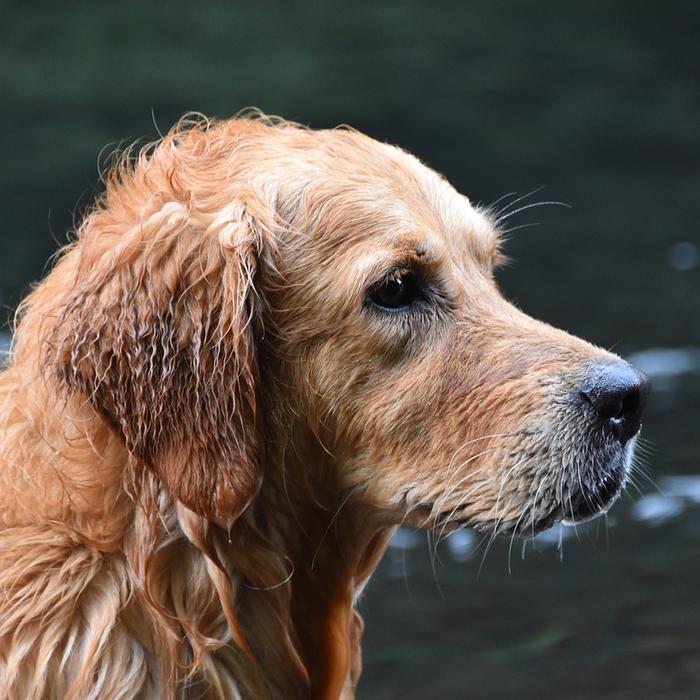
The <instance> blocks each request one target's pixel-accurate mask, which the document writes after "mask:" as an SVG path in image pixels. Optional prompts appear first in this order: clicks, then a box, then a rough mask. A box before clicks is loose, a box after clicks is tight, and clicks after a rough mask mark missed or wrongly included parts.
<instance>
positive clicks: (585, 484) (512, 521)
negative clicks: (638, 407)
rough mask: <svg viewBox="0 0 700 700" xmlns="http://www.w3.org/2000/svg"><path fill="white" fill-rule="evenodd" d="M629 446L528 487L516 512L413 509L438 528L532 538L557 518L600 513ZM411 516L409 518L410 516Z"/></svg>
mask: <svg viewBox="0 0 700 700" xmlns="http://www.w3.org/2000/svg"><path fill="white" fill-rule="evenodd" d="M633 449H634V448H633V444H630V445H627V446H625V447H620V448H618V449H615V450H614V451H612V453H608V455H607V459H604V460H601V461H600V462H598V463H597V464H594V465H590V464H589V465H585V466H584V465H576V466H575V468H573V469H570V470H569V471H571V472H572V475H570V477H569V478H568V479H565V478H561V479H554V481H553V482H552V484H553V485H552V486H551V487H550V488H549V489H542V488H538V484H537V483H534V484H533V485H532V486H531V487H530V491H531V492H535V493H536V496H535V497H533V498H529V497H527V496H526V497H524V498H523V507H522V509H521V511H520V512H519V513H518V514H515V515H514V514H511V513H509V514H508V515H502V514H499V513H498V512H495V509H492V511H491V512H490V513H489V515H488V516H487V517H476V518H475V517H473V516H472V515H470V514H469V513H468V512H462V511H457V512H455V511H454V510H452V511H447V512H444V513H438V514H437V515H436V514H435V512H434V509H433V504H432V503H430V504H425V503H422V504H421V505H420V506H418V507H417V508H416V509H415V510H414V513H415V514H418V515H419V516H421V517H422V518H423V525H424V526H425V524H427V523H428V522H430V523H431V524H432V525H433V526H434V527H437V528H438V529H439V530H440V531H441V532H450V531H452V530H455V529H460V528H464V527H470V528H474V529H476V530H480V531H482V532H486V533H492V534H497V535H508V536H510V535H520V536H523V537H533V536H534V535H537V534H538V533H540V532H542V531H543V530H546V529H548V528H550V527H552V526H553V525H556V524H557V523H559V522H561V523H563V524H565V525H576V524H580V523H584V522H588V521H590V520H593V519H594V518H597V517H599V516H601V515H604V514H605V513H607V512H608V510H609V509H610V508H611V507H612V505H613V504H614V503H615V501H616V500H617V499H618V498H619V497H620V495H621V493H622V492H623V491H624V488H625V485H626V483H627V479H628V475H629V471H630V464H631V461H632V453H633ZM412 520H415V518H412Z"/></svg>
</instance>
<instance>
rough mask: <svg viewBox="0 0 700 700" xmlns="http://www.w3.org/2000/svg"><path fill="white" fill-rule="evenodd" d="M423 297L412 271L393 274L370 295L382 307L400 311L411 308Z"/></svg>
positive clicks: (376, 304) (371, 299)
mask: <svg viewBox="0 0 700 700" xmlns="http://www.w3.org/2000/svg"><path fill="white" fill-rule="evenodd" d="M422 298H423V294H422V292H421V288H420V285H419V284H418V281H417V280H416V278H415V276H414V275H412V274H410V273H404V274H402V275H396V276H392V277H390V278H388V279H386V280H384V281H383V282H381V283H380V284H378V285H377V286H376V287H375V288H374V289H373V290H372V291H371V292H370V295H369V300H370V301H371V302H372V303H373V304H374V305H375V306H379V307H381V308H382V309H387V310H389V311H400V310H404V309H407V308H409V307H410V306H412V305H413V304H414V303H415V302H416V301H418V300H419V299H422Z"/></svg>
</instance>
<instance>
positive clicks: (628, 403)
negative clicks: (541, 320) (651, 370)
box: [581, 361, 651, 445]
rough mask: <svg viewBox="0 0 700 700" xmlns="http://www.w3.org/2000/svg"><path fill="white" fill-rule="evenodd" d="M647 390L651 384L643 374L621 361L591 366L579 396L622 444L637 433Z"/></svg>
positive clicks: (647, 393)
mask: <svg viewBox="0 0 700 700" xmlns="http://www.w3.org/2000/svg"><path fill="white" fill-rule="evenodd" d="M650 388H651V383H650V382H649V380H648V379H647V378H646V376H645V375H644V374H642V372H640V371H639V370H638V369H635V368H634V367H632V365H629V364H627V363H626V362H622V361H620V362H613V363H608V364H604V365H596V366H595V367H593V369H592V370H591V371H590V372H589V373H588V376H587V377H586V380H585V382H584V384H583V386H582V388H581V396H582V397H583V399H584V400H585V401H587V402H588V403H590V404H591V406H593V408H594V409H595V410H596V414H597V418H598V420H600V421H601V422H602V423H603V425H606V426H608V427H609V428H610V429H611V430H612V432H613V434H614V435H615V436H616V437H617V439H618V440H619V441H620V442H621V443H622V444H623V445H624V444H625V443H626V442H627V441H628V440H629V439H630V438H631V437H633V436H634V435H636V434H637V431H638V430H639V426H640V425H641V421H642V411H643V410H644V405H645V404H646V402H647V396H648V395H649V389H650Z"/></svg>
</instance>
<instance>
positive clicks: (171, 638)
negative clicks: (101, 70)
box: [0, 116, 649, 700]
mask: <svg viewBox="0 0 700 700" xmlns="http://www.w3.org/2000/svg"><path fill="white" fill-rule="evenodd" d="M500 239H501V236H500V232H499V222H498V217H497V216H496V215H495V214H494V212H493V211H489V210H483V209H480V208H479V207H476V206H473V205H472V204H470V202H469V200H468V199H467V198H466V197H464V196H463V195H461V194H459V193H458V192H456V191H455V190H454V189H453V188H452V187H451V186H450V184H449V183H448V182H447V181H446V180H445V179H444V178H443V177H441V176H440V175H438V174H436V173H435V172H433V171H432V170H430V169H429V168H428V167H426V166H425V165H423V164H422V163H421V162H420V161H418V160H417V159H416V158H414V157H413V156H411V155H409V154H408V153H406V152H404V151H402V150H400V149H399V148H396V147H393V146H389V145H386V144H383V143H379V142H377V141H375V140H373V139H371V138H369V137H367V136H364V135H362V134H361V133H358V132H356V131H354V130H352V129H350V128H341V129H334V130H326V131H313V130H309V129H306V128H302V127H299V126H297V125H294V124H291V123H287V122H284V121H282V120H273V119H268V118H264V117H262V116H258V117H239V118H234V119H230V120H225V121H209V120H206V119H203V118H202V119H198V118H190V119H185V120H183V121H182V122H180V123H179V124H178V125H176V127H174V128H173V130H172V131H170V132H169V133H168V134H167V135H166V136H165V137H164V138H162V139H161V140H160V141H159V142H158V143H157V144H154V145H152V146H150V147H147V148H144V149H143V150H142V151H141V152H139V153H135V154H131V153H130V154H127V155H125V156H123V157H122V158H121V159H120V160H119V161H118V162H117V163H115V165H114V167H113V168H112V169H111V172H110V174H109V175H108V176H107V177H106V180H105V189H104V194H103V195H102V196H101V197H100V198H99V199H98V201H97V202H96V203H95V205H94V207H93V208H92V210H91V211H89V212H88V213H87V215H86V216H85V218H84V221H83V223H82V225H81V226H80V227H79V230H78V231H77V234H76V236H75V239H74V241H73V242H72V243H70V244H69V245H68V246H67V247H65V248H64V249H63V251H62V252H61V255H60V258H59V259H58V261H57V262H56V264H55V266H54V267H53V269H52V271H51V272H50V273H49V274H48V275H47V276H46V278H45V279H44V280H43V281H42V282H41V283H39V284H38V286H36V288H35V289H34V290H33V291H32V292H31V293H30V294H29V295H28V297H27V298H26V300H25V301H24V302H23V304H22V305H21V307H20V309H19V310H18V322H17V325H16V332H15V337H14V346H13V350H12V352H11V356H10V358H9V361H8V366H7V368H6V369H5V370H4V371H3V372H2V374H1V375H0V401H1V409H0V415H1V419H0V426H1V433H0V434H1V438H0V445H1V448H0V449H1V456H0V697H1V698H13V699H16V698H23V699H27V700H28V699H31V698H51V699H58V698H61V699H63V698H75V699H78V698H80V699H83V698H100V699H103V698H110V699H111V698H124V699H129V700H131V699H133V698H256V699H257V698H286V699H291V698H329V699H330V698H333V699H334V698H339V697H343V698H349V697H352V696H353V695H354V690H355V687H356V685H357V682H358V678H359V676H360V671H361V657H360V640H361V636H362V628H363V622H362V620H361V618H360V616H359V615H358V613H357V611H356V609H355V604H356V602H357V599H358V597H359V596H360V594H361V592H362V590H363V587H364V586H365V584H366V583H367V580H368V579H369V577H370V576H371V574H372V572H373V570H374V569H375V567H376V566H377V564H378V562H379V561H380V559H381V557H382V554H383V552H384V550H385V548H386V546H387V543H388V541H389V539H390V538H391V536H392V533H393V532H394V530H395V528H396V527H397V525H398V524H400V523H402V522H406V523H408V524H411V525H413V526H416V527H430V528H433V529H435V530H437V531H438V532H443V531H449V530H451V529H454V528H458V527H461V526H469V527H473V528H476V529H478V530H482V531H484V532H487V533H491V534H492V535H496V534H502V533H508V534H522V535H530V534H533V533H535V532H537V531H540V530H542V529H543V528H546V527H549V526H551V525H552V524H553V523H555V522H557V521H560V520H563V519H565V520H569V521H573V522H578V521H582V520H585V519H588V518H591V517H593V516H595V515H596V514H598V513H600V512H603V511H604V510H605V509H606V508H608V507H609V505H610V504H611V503H612V502H613V501H614V500H615V498H616V497H617V496H618V494H619V493H620V491H621V490H622V489H623V487H624V485H625V481H626V479H627V475H628V472H629V469H630V463H631V459H632V454H633V450H634V444H635V440H636V436H637V433H638V431H639V429H640V417H641V413H642V409H643V406H644V403H645V400H646V396H647V393H648V390H649V385H648V381H647V380H646V378H645V377H644V376H643V375H642V374H641V373H640V372H638V371H637V370H635V369H633V368H632V367H631V366H630V365H628V364H627V363H625V362H624V361H622V360H621V359H619V358H618V357H616V356H614V355H612V354H610V353H609V352H606V351H604V350H601V349H599V348H597V347H594V346H592V345H589V344H588V343H586V342H584V341H583V340H580V339H578V338H575V337H572V336H571V335H568V334H567V333H565V332H564V331H561V330H557V329H555V328H552V327H550V326H548V325H546V324H544V323H541V322H539V321H536V320H534V319H532V318H530V317H529V316H527V315H525V314H524V313H523V312H521V311H520V310H518V309H517V308H516V307H514V306H513V305H511V304H510V303H508V302H507V301H506V300H505V299H504V298H503V297H502V296H501V294H500V293H499V290H498V288H497V285H496V282H495V281H494V270H495V269H496V268H497V267H498V266H499V264H501V263H502V262H503V254H502V252H501V240H500Z"/></svg>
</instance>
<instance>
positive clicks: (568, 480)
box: [268, 131, 648, 533]
mask: <svg viewBox="0 0 700 700" xmlns="http://www.w3.org/2000/svg"><path fill="white" fill-rule="evenodd" d="M295 139H296V141H295V144H296V146H295V148H296V149H297V150H296V155H295V157H294V158H296V160H295V159H294V158H292V159H291V160H290V159H289V153H290V151H294V150H295V149H294V148H292V149H289V148H285V153H286V154H287V159H286V160H285V165H284V167H285V168H286V171H285V172H287V173H293V174H294V177H292V178H291V180H292V184H290V185H287V186H283V187H278V188H277V189H276V193H277V198H278V206H279V207H280V212H281V214H282V216H283V218H285V219H286V221H287V223H288V228H287V233H286V235H285V236H283V238H282V242H281V245H280V249H279V260H280V263H279V264H280V266H281V268H282V269H281V271H282V274H283V277H284V278H285V280H286V282H287V284H286V286H285V291H284V293H283V294H279V293H278V294H277V295H273V300H272V304H271V306H272V308H273V314H274V313H275V311H274V310H275V309H276V314H277V316H276V317H277V319H278V321H277V326H278V327H279V329H280V333H279V337H280V338H283V339H284V340H283V341H281V348H279V352H280V354H281V355H282V356H284V357H288V358H294V359H293V360H291V361H290V365H289V366H291V367H292V369H291V371H288V372H287V373H288V374H289V376H290V377H292V378H293V379H292V380H291V381H292V383H293V384H292V385H293V386H294V390H295V392H296V393H297V395H298V397H299V401H300V405H299V407H298V409H297V410H298V412H300V413H301V414H302V415H306V416H309V417H312V418H310V420H312V421H313V422H315V424H316V427H315V428H314V431H315V432H321V433H322V434H323V435H324V436H326V437H325V438H324V439H326V440H327V441H328V444H327V445H326V446H325V447H326V448H327V449H328V451H329V452H330V453H332V454H333V455H334V456H335V457H336V458H337V463H338V464H339V465H340V466H339V468H340V469H342V471H343V474H342V478H343V479H344V480H345V482H346V484H347V485H348V486H351V487H356V488H357V489H358V490H361V491H363V492H364V494H365V496H366V497H367V498H368V499H370V500H371V501H372V502H373V503H375V504H376V505H378V506H379V507H380V508H383V509H386V510H393V511H395V512H396V513H397V514H398V516H399V517H404V516H407V517H408V518H409V521H410V522H413V523H414V524H419V525H424V524H429V525H432V526H440V527H442V526H450V525H453V524H456V525H458V524H468V525H470V526H475V527H480V528H488V529H491V530H494V531H497V532H514V531H515V532H520V533H530V532H534V531H537V530H539V529H541V528H543V527H546V526H549V525H550V524H552V523H553V522H555V521H556V520H560V519H566V520H574V521H576V520H582V519H586V518H588V517H591V516H593V515H595V514H597V513H599V512H601V511H603V510H604V509H606V508H607V507H608V505H609V504H610V503H612V501H613V500H614V499H615V498H616V496H617V495H618V494H619V493H620V490H621V489H622V487H623V486H624V483H625V480H626V478H627V473H628V470H629V468H630V461H631V458H632V452H633V449H634V442H635V435H636V433H637V431H638V429H639V425H640V413H641V409H642V405H643V403H644V399H645V395H646V393H647V390H648V386H647V382H646V380H645V378H644V377H643V376H642V375H640V374H639V373H638V372H637V371H636V370H634V369H632V368H631V367H630V366H629V365H627V364H626V363H624V362H622V361H621V360H620V359H619V358H617V357H615V356H614V355H611V354H609V353H607V352H605V351H603V350H601V349H599V348H596V347H593V346H592V345H589V344H588V343H586V342H584V341H582V340H580V339H578V338H575V337H572V336H570V335H568V334H566V333H565V332H563V331H560V330H557V329H555V328H552V327H550V326H548V325H546V324H544V323H541V322H538V321H536V320H534V319H532V318H530V317H528V316H527V315H525V314H524V313H522V312H521V311H519V310H518V309H516V308H515V307H514V306H513V305H511V304H509V303H508V302H507V301H506V300H505V299H504V298H503V297H502V295H501V294H500V292H499V289H498V286H497V284H496V281H495V279H494V270H495V269H496V268H497V267H498V265H499V262H500V261H501V253H500V244H499V233H498V230H497V227H496V226H495V225H494V223H493V222H492V221H491V220H490V219H489V216H488V215H487V214H485V213H484V212H482V211H479V210H478V209H476V208H474V207H473V206H472V205H471V204H470V203H469V201H468V199H467V198H466V197H464V196H462V195H460V194H459V193H457V192H456V191H455V190H454V189H453V188H452V187H451V186H450V185H449V184H448V183H447V182H446V181H445V180H444V179H443V178H441V177H440V176H438V175H437V174H436V173H434V172H432V171H431V170H429V169H428V168H427V167H425V166H423V165H422V164H421V163H420V162H418V161H417V160H416V159H414V158H413V157H411V156H409V155H407V154H405V153H403V152H401V151H399V150H398V149H394V148H392V147H389V146H385V145H383V144H379V143H376V142H374V141H372V140H370V139H368V138H366V137H364V136H361V135H359V134H354V133H348V132H337V131H336V132H322V133H321V134H316V133H313V132H311V133H308V134H301V135H295ZM268 170H269V172H272V173H274V171H275V167H274V165H273V164H269V169H268ZM273 177H279V174H278V175H273ZM289 366H288V367H289ZM319 426H320V427H319Z"/></svg>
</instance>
